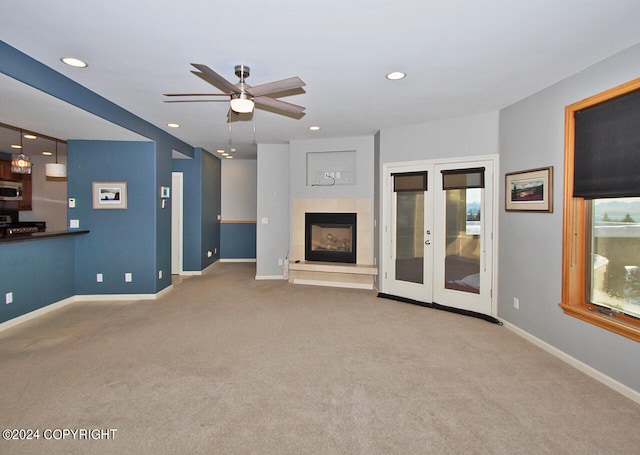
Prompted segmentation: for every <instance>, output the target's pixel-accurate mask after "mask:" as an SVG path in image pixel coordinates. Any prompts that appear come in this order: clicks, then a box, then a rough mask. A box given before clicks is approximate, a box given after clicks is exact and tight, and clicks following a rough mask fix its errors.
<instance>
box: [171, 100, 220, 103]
mask: <svg viewBox="0 0 640 455" xmlns="http://www.w3.org/2000/svg"><path fill="white" fill-rule="evenodd" d="M228 102H229V101H228V100H164V101H163V103H228Z"/></svg>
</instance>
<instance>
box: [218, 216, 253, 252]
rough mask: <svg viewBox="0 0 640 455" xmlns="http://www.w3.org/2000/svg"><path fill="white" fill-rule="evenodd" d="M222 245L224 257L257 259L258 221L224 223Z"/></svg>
mask: <svg viewBox="0 0 640 455" xmlns="http://www.w3.org/2000/svg"><path fill="white" fill-rule="evenodd" d="M220 245H221V246H220V257H221V258H222V259H255V258H256V223H254V222H247V223H222V225H221V230H220Z"/></svg>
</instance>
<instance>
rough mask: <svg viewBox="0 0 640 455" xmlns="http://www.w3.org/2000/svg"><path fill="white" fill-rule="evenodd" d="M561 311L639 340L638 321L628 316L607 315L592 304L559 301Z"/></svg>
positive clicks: (639, 323)
mask: <svg viewBox="0 0 640 455" xmlns="http://www.w3.org/2000/svg"><path fill="white" fill-rule="evenodd" d="M559 306H560V308H562V311H563V312H564V313H565V314H567V315H569V316H573V317H574V318H577V319H580V320H582V321H585V322H588V323H590V324H593V325H596V326H598V327H600V328H603V329H605V330H609V331H610V332H614V333H617V334H618V335H622V336H623V337H626V338H629V339H632V340H634V341H638V342H640V321H638V320H636V319H633V318H630V317H628V316H625V315H622V314H619V313H616V314H615V315H614V316H609V315H607V314H604V313H600V312H599V311H598V307H595V306H592V305H569V304H564V303H561V304H560V305H559Z"/></svg>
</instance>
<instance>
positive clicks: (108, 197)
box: [93, 182, 127, 210]
mask: <svg viewBox="0 0 640 455" xmlns="http://www.w3.org/2000/svg"><path fill="white" fill-rule="evenodd" d="M93 208H94V209H107V210H109V209H110V210H114V209H116V210H117V209H120V210H125V209H126V208H127V182H93Z"/></svg>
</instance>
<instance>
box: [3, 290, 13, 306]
mask: <svg viewBox="0 0 640 455" xmlns="http://www.w3.org/2000/svg"><path fill="white" fill-rule="evenodd" d="M4 303H6V304H7V305H9V304H10V303H13V292H7V293H6V294H5V296H4Z"/></svg>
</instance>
